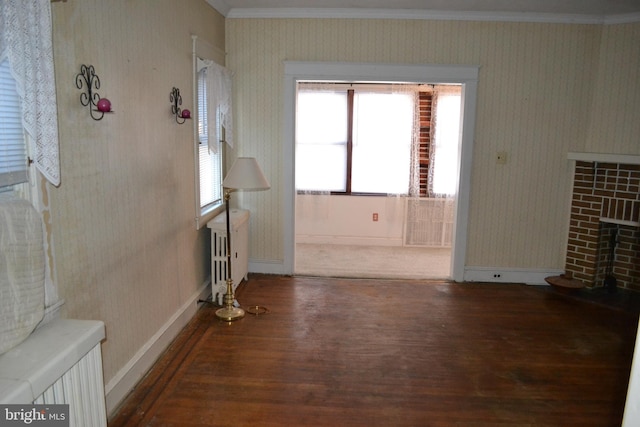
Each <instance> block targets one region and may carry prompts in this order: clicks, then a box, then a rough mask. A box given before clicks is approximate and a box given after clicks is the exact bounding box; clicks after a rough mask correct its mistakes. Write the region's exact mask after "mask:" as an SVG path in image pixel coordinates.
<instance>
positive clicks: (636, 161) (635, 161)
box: [567, 152, 640, 165]
mask: <svg viewBox="0 0 640 427" xmlns="http://www.w3.org/2000/svg"><path fill="white" fill-rule="evenodd" d="M567 159H569V160H580V161H583V162H603V163H622V164H625V165H640V156H637V155H634V154H610V153H580V152H569V153H567Z"/></svg>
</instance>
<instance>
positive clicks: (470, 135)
mask: <svg viewBox="0 0 640 427" xmlns="http://www.w3.org/2000/svg"><path fill="white" fill-rule="evenodd" d="M479 68H480V67H479V66H476V65H431V64H380V63H347V62H298V61H285V63H284V74H285V75H284V124H283V126H284V142H283V176H284V184H283V191H284V196H283V215H282V221H283V223H282V226H283V234H284V268H285V274H293V270H294V265H295V260H294V257H295V230H294V228H295V182H294V176H295V146H294V139H295V124H294V123H295V93H296V83H297V82H298V81H305V80H334V81H358V82H367V81H378V82H404V83H407V82H411V83H418V82H426V83H461V84H462V85H463V91H462V101H463V108H464V111H463V119H464V120H463V128H462V136H461V150H460V156H461V159H460V167H461V171H460V174H459V175H460V181H459V182H458V203H457V210H456V218H455V229H454V250H453V253H452V254H451V273H452V274H451V276H452V278H453V279H454V280H457V281H462V280H463V276H464V263H465V260H466V253H467V223H468V220H469V198H470V191H471V166H472V156H473V142H474V132H475V110H476V97H477V88H478V72H479Z"/></svg>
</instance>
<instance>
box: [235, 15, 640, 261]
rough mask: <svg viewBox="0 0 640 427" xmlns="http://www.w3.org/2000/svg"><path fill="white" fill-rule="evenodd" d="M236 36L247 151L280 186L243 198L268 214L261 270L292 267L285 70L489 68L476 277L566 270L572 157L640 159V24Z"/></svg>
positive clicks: (272, 29) (274, 27)
mask: <svg viewBox="0 0 640 427" xmlns="http://www.w3.org/2000/svg"><path fill="white" fill-rule="evenodd" d="M226 29H227V33H226V39H227V52H228V57H227V66H228V67H229V68H230V69H231V70H232V71H234V73H235V77H234V78H235V80H234V84H235V89H234V90H235V93H234V95H235V98H234V100H235V111H236V127H237V131H236V140H237V141H238V145H239V148H238V150H239V152H240V154H242V155H250V156H257V157H258V158H259V159H260V161H261V162H262V164H263V167H264V169H265V172H266V174H267V175H268V176H269V178H270V180H271V184H272V189H271V190H270V192H267V193H253V194H252V193H246V194H245V195H243V196H242V199H241V201H242V204H243V206H244V207H246V208H248V209H250V210H251V211H252V212H253V213H254V214H253V217H252V221H253V222H252V232H251V242H250V246H251V255H250V257H251V258H252V259H257V260H260V259H262V260H267V261H269V260H274V261H277V260H281V259H282V258H283V256H284V255H283V253H284V249H283V246H284V242H283V237H282V236H283V233H282V230H283V224H282V200H283V189H282V186H283V174H282V170H283V166H284V165H283V164H282V162H283V160H282V159H283V153H282V147H283V121H284V119H283V115H282V111H283V102H284V101H283V75H284V65H283V61H285V60H292V61H345V62H380V63H425V64H468V65H479V66H480V67H481V68H480V76H479V85H478V107H477V126H476V135H475V146H474V156H473V171H472V187H471V203H470V204H471V207H470V222H469V239H468V252H467V260H466V265H468V266H487V267H511V268H526V269H538V268H539V269H544V268H546V269H562V268H563V266H564V255H565V245H566V243H565V242H566V233H567V224H568V210H569V209H568V203H569V200H568V198H569V189H570V181H571V163H570V162H569V161H567V152H568V151H585V150H587V149H588V150H591V151H601V152H617V153H628V154H638V153H640V143H639V142H638V139H637V137H636V135H638V134H639V132H638V131H639V130H640V129H638V126H639V125H638V122H640V121H638V120H637V116H638V112H639V111H640V79H638V74H637V73H638V68H639V67H638V61H639V57H640V53H639V52H638V49H639V47H638V46H640V43H638V40H640V38H639V37H638V32H639V31H640V24H621V25H616V26H600V25H570V24H543V23H493V22H454V21H418V20H359V19H239V18H238V19H227V21H226ZM610 87H613V88H615V90H616V92H615V93H614V94H609V93H608V90H609V88H610ZM603 93H607V96H604V97H603V96H602V95H603ZM622 93H623V94H624V95H623V96H622V99H621V98H620V97H618V96H617V94H622ZM596 96H598V98H597V99H596V98H595V97H596ZM594 116H595V117H596V118H595V119H594ZM596 130H597V132H598V134H599V135H601V134H603V133H604V134H605V135H612V136H613V137H614V138H615V139H616V141H615V142H611V141H610V138H607V141H604V140H603V139H602V138H600V137H595V136H594V135H595V131H596ZM611 139H613V138H611ZM498 151H506V152H507V153H508V162H507V164H506V165H497V164H496V159H495V157H496V153H497V152H498Z"/></svg>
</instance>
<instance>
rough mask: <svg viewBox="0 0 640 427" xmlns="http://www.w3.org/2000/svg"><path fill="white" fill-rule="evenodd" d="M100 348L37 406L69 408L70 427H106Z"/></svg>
mask: <svg viewBox="0 0 640 427" xmlns="http://www.w3.org/2000/svg"><path fill="white" fill-rule="evenodd" d="M103 384H104V381H103V378H102V355H101V351H100V344H98V345H96V346H95V347H93V349H91V351H89V353H87V354H86V355H85V356H84V357H83V358H82V359H80V360H79V361H78V362H77V363H76V364H75V365H73V366H72V367H71V369H69V370H68V371H67V372H65V374H64V375H62V377H60V378H58V380H57V381H56V382H55V383H53V384H52V385H51V386H50V387H49V388H48V389H46V390H45V391H44V392H43V393H42V394H41V395H40V396H39V397H38V398H37V399H36V400H34V401H33V403H35V404H38V405H39V404H43V405H47V404H62V403H66V404H68V405H69V425H70V427H73V426H77V427H89V426H96V427H97V426H106V425H107V423H106V420H107V414H106V409H105V399H104V385H103Z"/></svg>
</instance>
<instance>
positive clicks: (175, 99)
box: [169, 87, 191, 125]
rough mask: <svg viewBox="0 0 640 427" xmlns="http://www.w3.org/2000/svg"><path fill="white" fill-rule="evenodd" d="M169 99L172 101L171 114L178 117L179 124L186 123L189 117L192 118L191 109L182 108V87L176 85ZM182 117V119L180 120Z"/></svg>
mask: <svg viewBox="0 0 640 427" xmlns="http://www.w3.org/2000/svg"><path fill="white" fill-rule="evenodd" d="M169 101H170V102H171V114H173V115H174V116H175V118H176V123H178V124H179V125H181V124H184V122H185V121H186V120H187V119H190V118H191V111H189V110H187V109H186V108H185V109H184V110H182V109H180V106H181V105H182V96H181V95H180V89H178V88H177V87H174V88H173V89H171V94H169ZM181 119H182V121H180V120H181Z"/></svg>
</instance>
